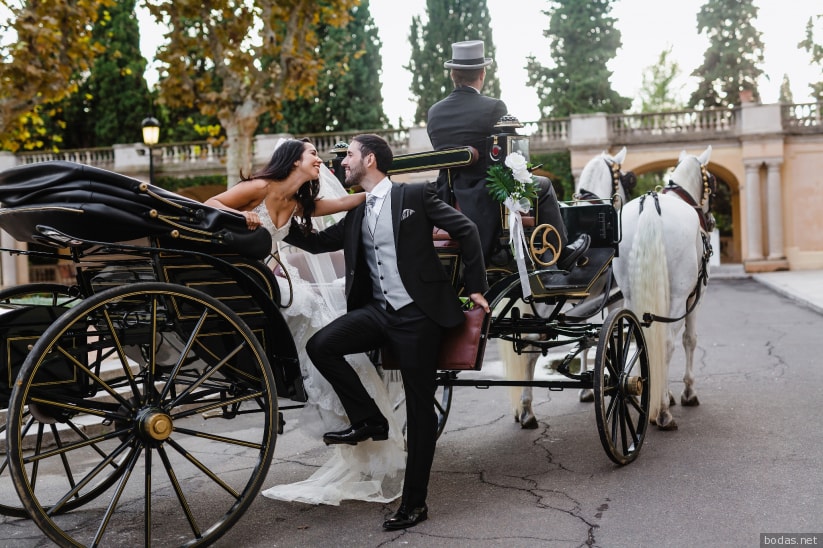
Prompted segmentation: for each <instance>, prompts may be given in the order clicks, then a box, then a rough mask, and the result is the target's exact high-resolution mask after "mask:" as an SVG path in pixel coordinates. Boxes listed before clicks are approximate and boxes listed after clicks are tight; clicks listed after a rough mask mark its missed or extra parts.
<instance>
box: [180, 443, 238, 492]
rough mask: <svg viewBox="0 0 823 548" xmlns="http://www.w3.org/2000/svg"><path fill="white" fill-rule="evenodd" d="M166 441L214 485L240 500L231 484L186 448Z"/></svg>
mask: <svg viewBox="0 0 823 548" xmlns="http://www.w3.org/2000/svg"><path fill="white" fill-rule="evenodd" d="M166 441H167V442H168V443H169V445H171V446H172V447H173V448H174V449H175V450H176V451H177V452H178V453H180V455H182V456H183V458H185V459H186V460H188V461H189V462H190V463H192V464H193V465H194V466H196V467H197V468H198V469H199V470H200V471H201V472H203V473H204V474H206V476H208V477H209V478H210V479H211V480H212V481H213V482H214V483H216V484H217V485H219V486H220V487H222V488H223V489H224V490H225V491H226V492H227V493H228V494H230V495H231V496H232V497H234V498H235V499H238V498H239V497H240V495H239V494H238V493H237V491H235V490H234V489H233V488H232V487H231V486H230V485H229V484H227V483H226V482H225V481H223V480H222V479H220V477H219V476H218V475H217V474H215V473H214V472H213V471H212V470H211V469H210V468H209V467H207V466H206V465H205V464H203V463H202V462H200V461H199V460H198V459H197V458H196V457H195V456H194V455H192V454H191V453H189V451H188V450H186V448H185V447H183V446H182V445H180V444H179V443H177V442H176V441H175V440H173V439H172V438H169V439H168V440H166Z"/></svg>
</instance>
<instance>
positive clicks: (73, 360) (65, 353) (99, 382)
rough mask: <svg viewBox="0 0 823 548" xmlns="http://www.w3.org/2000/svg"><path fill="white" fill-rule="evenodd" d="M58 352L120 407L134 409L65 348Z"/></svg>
mask: <svg viewBox="0 0 823 548" xmlns="http://www.w3.org/2000/svg"><path fill="white" fill-rule="evenodd" d="M57 351H58V352H60V353H61V354H62V355H63V357H65V358H66V359H68V360H69V361H70V362H71V363H73V364H74V366H75V367H77V368H78V369H79V370H81V371H82V372H83V373H85V374H86V375H88V376H89V378H90V379H91V380H93V381H94V382H95V383H96V385H97V386H100V388H102V389H103V390H105V391H106V392H107V393H108V394H109V395H110V396H111V397H113V398H114V399H116V400H117V401H118V402H119V403H120V405H122V406H124V407H125V408H126V409H129V410H131V409H132V405H131V403H130V402H129V401H128V400H126V399H125V398H124V397H123V396H121V395H120V393H119V392H117V390H115V389H114V388H112V387H111V386H109V383H107V382H106V381H104V380H103V379H101V378H100V377H98V376H97V375H95V374H94V373H93V372H92V371H91V369H89V368H88V367H86V366H85V365H83V364H82V363H80V362H79V361H77V358H75V357H74V356H73V355H72V354H71V353H69V352H68V351H67V350H66V349H65V348H63V347H62V345H61V346H58V347H57Z"/></svg>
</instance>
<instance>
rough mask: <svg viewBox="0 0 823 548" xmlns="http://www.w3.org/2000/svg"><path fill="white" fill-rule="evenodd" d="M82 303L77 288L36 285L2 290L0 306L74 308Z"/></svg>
mask: <svg viewBox="0 0 823 548" xmlns="http://www.w3.org/2000/svg"><path fill="white" fill-rule="evenodd" d="M79 301H80V297H79V296H78V295H77V291H76V288H74V289H73V288H71V287H69V286H67V285H60V284H49V283H34V284H24V285H18V286H14V287H7V288H6V289H0V304H40V305H46V306H67V307H70V306H74V305H75V304H77V303H78V302H79Z"/></svg>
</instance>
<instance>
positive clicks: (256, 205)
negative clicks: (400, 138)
mask: <svg viewBox="0 0 823 548" xmlns="http://www.w3.org/2000/svg"><path fill="white" fill-rule="evenodd" d="M364 200H365V193H359V194H347V193H346V191H345V189H343V186H342V185H341V184H340V182H339V181H338V180H337V178H336V177H334V175H332V173H331V172H330V171H329V170H328V168H326V167H325V166H324V165H323V162H322V160H321V159H320V157H319V156H318V154H317V149H316V148H315V147H314V145H312V144H311V142H310V141H309V140H308V139H302V140H298V139H287V140H281V141H280V142H279V143H278V146H277V147H276V148H275V151H274V154H273V155H272V157H271V160H270V161H269V163H268V165H266V167H264V168H263V169H261V170H260V171H258V172H256V173H253V174H252V175H251V176H249V177H244V178H243V179H242V180H241V181H240V182H239V183H238V184H236V185H235V186H233V187H231V188H229V189H228V190H226V191H225V192H223V193H221V194H218V195H217V196H214V197H212V198H210V199H208V200H207V201H206V202H205V203H206V205H209V206H212V207H216V208H219V209H225V210H229V211H234V212H235V213H239V214H241V215H243V216H244V217H245V218H246V223H247V224H248V227H249V229H252V230H253V229H255V228H257V227H260V226H262V227H264V228H265V229H266V230H268V231H269V233H270V234H271V236H272V242H273V244H272V245H273V249H272V253H273V254H277V253H278V252H279V257H280V262H281V263H282V266H283V268H284V270H285V271H286V274H287V275H288V280H290V281H291V283H289V281H288V280H287V279H286V278H284V277H282V276H277V278H278V283H279V284H280V289H281V291H280V293H281V295H282V297H281V300H282V301H283V302H282V303H281V304H282V305H283V306H284V307H285V308H282V309H281V310H282V312H283V315H284V317H285V319H286V322H287V323H288V325H289V328H290V330H291V332H292V336H293V337H294V341H295V343H296V346H297V348H298V352H299V356H298V357H299V360H300V367H301V370H302V373H303V383H304V385H305V388H306V393H307V394H308V399H309V402H308V404H307V405H306V407H305V408H304V409H303V411H302V414H301V417H300V427H301V430H304V431H306V430H308V431H309V432H311V433H316V434H317V435H318V437H319V436H320V435H322V433H323V432H324V431H334V430H343V429H345V428H347V427H348V426H349V425H348V419H347V418H346V414H345V411H344V410H343V406H342V404H341V403H340V400H339V399H338V397H337V395H336V394H335V392H334V390H333V389H332V387H331V385H330V384H329V383H328V382H327V381H326V380H325V378H323V377H322V375H320V373H319V372H318V371H317V370H316V369H315V368H314V366H313V365H312V364H311V361H310V360H309V357H308V355H307V354H306V341H307V340H308V339H309V338H310V337H311V336H312V335H313V334H314V333H316V332H317V331H318V330H319V329H320V328H321V327H323V326H325V325H326V324H328V323H329V322H330V321H332V320H333V319H334V318H336V317H337V316H339V315H341V314H343V313H344V312H345V297H344V285H343V278H342V277H341V276H342V272H341V273H340V275H338V274H337V272H336V270H335V257H334V255H333V254H325V255H312V254H309V253H304V252H302V251H300V250H298V249H296V248H293V247H291V246H288V245H287V244H284V243H283V242H282V240H283V239H284V238H285V237H286V236H287V235H288V233H289V230H290V229H291V228H292V226H293V225H294V226H295V229H298V230H306V231H310V230H312V228H313V227H315V226H316V227H318V228H323V227H324V226H325V225H326V224H331V223H333V222H334V221H335V220H336V219H335V218H334V216H335V214H341V213H343V212H345V211H348V210H350V209H352V208H354V207H355V206H357V205H359V204H360V203H362V202H363V201H364ZM338 258H339V259H340V261H342V255H339V256H338ZM338 278H339V279H338ZM348 360H349V362H350V363H351V364H352V365H353V366H354V368H355V370H356V371H357V372H358V374H359V375H360V378H361V380H362V381H363V385H364V386H365V387H366V390H368V392H369V394H370V395H371V396H372V397H373V398H374V400H375V402H376V403H377V405H378V406H379V407H380V411H381V412H382V413H383V416H384V417H387V419H388V421H389V439H388V440H386V441H371V440H369V441H365V442H362V443H359V444H357V445H354V446H349V445H335V446H334V453H333V454H332V456H331V458H330V459H329V460H328V461H327V462H326V463H325V464H324V465H323V466H321V467H320V468H319V469H318V470H317V471H316V472H314V474H312V475H311V476H310V477H309V478H308V479H306V480H303V481H299V482H297V483H292V484H287V485H276V486H274V487H272V488H270V489H267V490H265V491H263V495H264V496H266V497H269V498H274V499H280V500H286V501H298V502H306V503H310V504H334V505H337V504H340V501H341V500H350V499H356V500H364V501H371V502H390V501H392V500H394V499H396V498H397V497H399V496H400V494H401V492H402V487H403V485H402V484H403V469H404V467H405V460H406V455H405V443H404V438H403V432H402V431H401V428H402V417H398V416H397V415H396V413H395V412H394V410H393V409H394V405H393V402H396V401H399V398H401V397H402V394H403V389H402V385H401V383H400V381H399V379H398V380H393V379H392V378H390V377H389V376H388V374H387V378H386V379H384V378H383V377H381V373H380V372H378V369H377V368H376V367H375V366H374V365H373V364H372V363H371V361H370V360H369V358H368V357H367V356H366V355H364V354H357V355H351V356H348ZM404 407H405V406H403V405H400V406H399V408H400V410H401V411H402V410H403V409H404Z"/></svg>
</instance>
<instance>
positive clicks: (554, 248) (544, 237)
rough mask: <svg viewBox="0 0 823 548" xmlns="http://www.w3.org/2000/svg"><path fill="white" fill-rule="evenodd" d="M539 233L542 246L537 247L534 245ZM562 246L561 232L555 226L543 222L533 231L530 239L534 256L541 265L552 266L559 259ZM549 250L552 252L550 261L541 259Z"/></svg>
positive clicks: (530, 246) (530, 247)
mask: <svg viewBox="0 0 823 548" xmlns="http://www.w3.org/2000/svg"><path fill="white" fill-rule="evenodd" d="M538 234H539V235H540V236H541V247H540V248H537V247H535V245H534V242H535V240H536V239H537V236H538ZM555 242H556V244H555ZM562 247H563V244H562V243H561V241H560V233H559V232H558V231H557V229H556V228H554V227H553V226H552V225H550V224H543V225H539V226H537V227H536V228H535V229H534V231H533V232H532V236H531V238H530V239H529V249H530V251H531V253H532V257H533V258H534V261H535V262H536V263H537V264H539V265H540V266H552V265H553V264H555V263H556V262H557V260H558V259H559V258H560V249H561V248H562ZM547 251H551V252H552V258H551V260H550V261H548V262H545V261H543V260H542V259H541V257H542V256H543V255H544V254H545V253H546V252H547Z"/></svg>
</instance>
